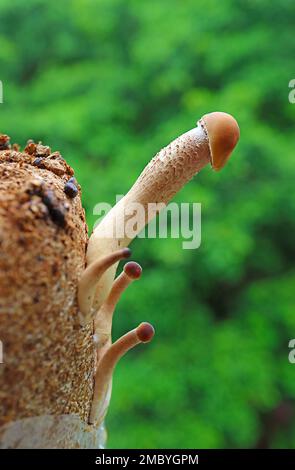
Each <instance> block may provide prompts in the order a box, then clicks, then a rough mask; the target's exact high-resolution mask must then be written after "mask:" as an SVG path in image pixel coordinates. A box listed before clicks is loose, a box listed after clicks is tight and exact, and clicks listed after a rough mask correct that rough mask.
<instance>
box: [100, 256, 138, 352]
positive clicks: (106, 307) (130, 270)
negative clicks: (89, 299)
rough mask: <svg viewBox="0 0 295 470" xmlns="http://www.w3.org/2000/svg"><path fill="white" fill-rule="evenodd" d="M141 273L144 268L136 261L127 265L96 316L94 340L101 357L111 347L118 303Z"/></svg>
mask: <svg viewBox="0 0 295 470" xmlns="http://www.w3.org/2000/svg"><path fill="white" fill-rule="evenodd" d="M141 273H142V268H141V266H140V265H139V264H138V263H136V262H135V261H129V262H128V263H126V264H125V266H124V269H123V271H122V273H121V274H120V275H119V276H118V277H117V278H116V280H115V281H114V283H113V286H112V288H111V290H110V293H109V295H108V297H107V298H106V300H105V301H104V303H103V304H102V306H101V308H100V309H99V311H98V313H97V315H96V318H95V321H94V338H95V341H96V346H97V352H98V354H99V355H100V356H101V355H102V354H103V351H104V348H105V346H109V345H110V343H111V333H112V320H113V314H114V311H115V308H116V306H117V303H118V301H119V299H120V297H121V295H122V294H123V292H124V291H125V290H126V289H127V287H128V286H129V284H130V283H131V282H133V281H134V280H137V279H139V278H140V276H141Z"/></svg>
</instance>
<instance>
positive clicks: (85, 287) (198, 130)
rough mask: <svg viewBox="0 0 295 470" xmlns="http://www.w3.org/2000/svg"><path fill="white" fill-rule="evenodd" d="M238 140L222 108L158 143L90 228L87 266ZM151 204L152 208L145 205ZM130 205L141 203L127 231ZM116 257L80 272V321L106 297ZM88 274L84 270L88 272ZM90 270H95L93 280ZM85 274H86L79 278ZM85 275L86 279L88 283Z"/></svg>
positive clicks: (123, 241) (122, 242) (215, 164)
mask: <svg viewBox="0 0 295 470" xmlns="http://www.w3.org/2000/svg"><path fill="white" fill-rule="evenodd" d="M238 139H239V127H238V124H237V122H236V121H235V119H234V118H233V117H232V116H230V115H229V114H226V113H221V112H216V113H211V114H206V115H205V116H203V117H202V118H201V119H200V120H199V121H198V124H197V127H194V128H193V129H191V130H190V131H188V132H186V133H185V134H183V135H181V136H180V137H178V138H177V139H176V140H174V141H173V142H172V143H170V144H169V145H168V146H167V147H165V148H163V149H162V150H161V151H160V152H159V153H158V154H157V155H156V156H155V157H154V158H153V159H152V160H151V162H150V163H149V164H148V165H147V166H146V168H145V169H144V170H143V172H142V173H141V175H140V176H139V178H138V179H137V181H136V182H135V184H134V185H133V187H132V188H131V189H130V191H129V192H128V193H127V194H126V196H124V197H123V198H122V199H121V200H120V201H119V202H118V204H116V206H115V207H114V208H113V209H112V210H111V211H110V212H109V213H108V214H107V215H106V217H105V218H104V219H103V220H102V222H101V223H100V224H99V225H98V226H97V227H96V228H95V230H94V232H93V233H92V235H91V237H90V239H89V244H88V249H87V265H88V268H87V270H90V269H91V267H92V266H95V264H96V263H99V260H100V259H103V258H104V257H105V256H109V255H110V254H111V253H113V252H116V251H117V250H118V249H120V248H124V247H127V246H128V245H129V243H130V242H131V240H132V239H133V238H134V237H135V236H136V235H137V234H138V233H139V232H140V231H141V230H142V228H143V227H144V226H145V225H146V224H147V223H148V222H149V221H150V220H151V219H152V218H153V217H154V216H155V215H156V214H157V213H158V211H159V210H158V209H157V204H159V203H164V204H167V203H168V202H169V201H170V199H171V198H172V197H173V196H174V195H175V194H176V193H177V192H178V191H179V190H180V189H181V188H182V187H183V186H184V185H185V184H186V183H187V182H188V181H189V180H190V179H191V178H192V177H193V176H194V175H195V174H196V173H198V172H199V171H200V170H201V169H202V168H203V167H204V166H206V165H207V164H209V163H210V164H211V165H212V168H213V169H214V170H220V169H221V168H222V167H223V166H224V165H225V163H226V161H227V160H228V158H229V156H230V154H231V152H232V151H233V149H234V147H235V145H236V143H237V141H238ZM151 203H154V205H155V210H154V212H153V211H151V210H148V206H149V205H150V204H151ZM135 205H140V206H141V207H143V208H144V213H143V216H142V218H141V219H140V220H139V221H137V224H136V227H135V230H134V231H133V233H132V236H130V233H129V231H128V230H127V228H128V223H129V224H130V219H131V218H132V215H133V213H134V207H135ZM116 267H117V261H114V263H111V264H110V266H109V267H108V268H107V269H106V270H103V271H102V270H101V269H99V268H97V269H96V268H94V269H93V271H91V273H92V274H89V276H88V275H87V276H86V272H87V270H86V272H85V275H83V276H82V279H81V282H80V286H79V306H80V311H81V315H82V322H83V323H85V322H89V321H91V320H93V319H94V316H95V312H97V311H98V310H99V308H100V307H101V305H102V304H103V302H104V300H105V298H106V297H107V295H108V293H109V292H110V289H111V287H112V283H113V280H114V277H115V272H116ZM88 272H89V273H90V271H88ZM95 274H97V277H96V280H95ZM85 276H86V279H85ZM88 277H89V278H90V279H91V282H88Z"/></svg>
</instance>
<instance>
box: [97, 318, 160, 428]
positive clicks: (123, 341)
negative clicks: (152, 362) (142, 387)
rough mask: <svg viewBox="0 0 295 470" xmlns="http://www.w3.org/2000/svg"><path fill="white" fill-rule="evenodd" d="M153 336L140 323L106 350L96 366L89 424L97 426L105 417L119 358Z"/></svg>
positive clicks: (147, 324) (150, 327)
mask: <svg viewBox="0 0 295 470" xmlns="http://www.w3.org/2000/svg"><path fill="white" fill-rule="evenodd" d="M154 334H155V330H154V328H153V326H152V325H151V324H150V323H141V324H140V325H139V326H138V327H137V328H135V329H134V330H131V331H129V332H128V333H126V334H125V335H124V336H122V337H121V338H120V339H118V340H117V341H116V342H115V343H113V344H112V345H111V346H109V347H108V348H107V349H106V351H105V352H104V354H103V355H102V357H101V359H100V360H99V362H98V365H97V370H96V374H95V386H94V394H93V401H92V405H91V410H90V416H89V424H96V425H99V424H100V423H101V422H102V421H103V419H104V417H105V414H106V412H107V409H108V406H109V401H110V396H111V389H112V375H113V371H114V368H115V367H116V365H117V363H118V361H119V360H120V358H121V357H122V356H124V354H126V352H127V351H129V349H131V348H134V346H136V345H137V344H139V343H148V342H149V341H151V340H152V338H153V336H154Z"/></svg>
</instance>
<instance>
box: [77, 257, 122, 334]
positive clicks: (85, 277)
mask: <svg viewBox="0 0 295 470" xmlns="http://www.w3.org/2000/svg"><path fill="white" fill-rule="evenodd" d="M130 255H131V251H130V250H129V248H122V249H120V250H117V251H115V252H113V253H108V254H105V256H104V257H102V258H100V259H98V260H94V262H93V263H91V264H90V265H89V266H88V267H87V268H86V269H85V271H84V273H83V274H82V276H81V279H80V281H79V286H78V302H79V309H80V313H81V314H82V315H80V322H81V324H82V325H83V324H85V323H87V322H88V321H90V320H91V318H92V317H91V312H92V305H93V299H94V295H95V290H96V286H97V283H98V282H99V280H100V278H101V276H102V275H103V274H104V273H105V272H106V271H107V269H108V268H109V267H110V266H112V265H113V264H114V263H118V262H119V261H120V260H121V259H124V258H129V256H130Z"/></svg>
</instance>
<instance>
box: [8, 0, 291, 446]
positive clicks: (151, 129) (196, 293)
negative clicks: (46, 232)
mask: <svg viewBox="0 0 295 470" xmlns="http://www.w3.org/2000/svg"><path fill="white" fill-rule="evenodd" d="M0 22H1V23H0V79H1V80H2V82H3V88H4V103H3V104H1V105H0V128H1V131H2V132H4V133H8V134H9V135H11V137H12V140H13V141H17V142H19V143H20V144H21V145H24V144H25V142H26V140H27V139H28V138H34V139H36V140H42V141H43V142H44V143H45V144H48V145H51V147H52V148H53V149H54V150H56V149H59V150H60V151H61V153H62V155H63V156H64V157H65V158H66V159H67V160H68V161H69V163H70V164H71V165H72V166H73V167H74V168H75V170H76V175H77V177H78V179H79V182H80V184H81V185H82V188H83V199H84V206H85V209H86V212H87V217H88V222H89V226H90V228H92V225H93V222H94V220H95V216H93V215H92V210H93V207H94V205H95V204H96V203H97V202H100V201H106V202H109V203H111V204H113V202H114V197H115V195H116V194H123V193H125V192H126V191H127V190H128V189H129V187H130V185H131V184H132V183H133V181H134V180H135V178H136V177H137V175H138V174H139V172H140V171H141V170H142V168H143V167H144V166H145V164H146V163H147V162H148V161H149V159H150V158H151V157H152V156H153V155H154V154H155V153H156V152H157V151H158V150H159V149H160V148H161V147H162V146H164V145H166V144H167V143H168V142H169V141H170V140H172V139H173V138H175V137H176V136H177V135H179V134H181V133H182V132H184V131H186V130H188V129H190V128H191V127H193V126H194V124H195V122H196V120H197V119H198V118H199V117H200V116H202V114H204V113H206V112H210V111H215V110H223V111H227V112H230V113H232V114H233V115H234V116H235V117H236V118H237V120H238V121H239V124H240V128H241V141H240V144H239V145H238V148H237V149H236V151H235V153H234V156H233V158H232V159H231V161H230V162H229V164H228V165H227V167H226V168H225V169H224V170H223V171H222V172H221V173H214V172H212V171H211V169H210V168H209V167H208V168H206V169H204V170H203V171H202V172H201V173H200V174H199V175H198V176H197V177H196V178H195V179H194V180H193V181H192V182H191V183H190V184H188V185H187V186H186V187H185V188H184V189H183V190H182V191H181V193H180V194H179V195H178V196H177V198H176V201H182V202H201V203H202V244H201V247H200V248H199V249H198V250H193V251H192V250H183V249H182V246H181V243H182V241H181V240H173V239H167V240H163V239H156V240H147V239H143V240H136V241H135V242H134V243H133V244H132V247H133V259H136V260H137V261H139V262H140V263H141V264H142V266H143V269H144V272H143V276H142V279H141V280H140V281H139V282H138V283H134V285H133V286H131V287H130V288H129V290H128V292H126V294H125V295H124V299H122V301H121V302H120V305H119V308H118V311H117V312H116V316H115V322H114V323H115V326H114V337H118V336H119V335H121V334H123V333H124V332H126V331H127V330H128V329H131V328H133V327H134V326H135V325H137V324H138V323H140V321H142V320H145V321H150V322H151V323H152V324H154V325H155V328H156V333H157V334H156V337H155V339H154V341H153V342H152V343H151V344H149V345H147V346H142V347H139V348H137V350H134V351H132V352H130V353H129V354H128V356H126V358H124V360H122V361H121V363H120V365H119V366H118V368H117V370H116V373H115V378H114V388H113V397H112V404H111V408H110V412H109V414H108V417H107V427H108V430H109V441H108V445H109V447H117V448H123V447H127V448H128V447H135V448H136V447H139V448H144V447H155V448H161V447H162V448H163V447H166V448H173V447H176V448H177V447H178V448H189V447H191V448H193V447H196V448H201V447H204V448H210V447H218V448H227V447H234V448H240V447H295V415H294V410H295V408H294V403H295V365H292V364H290V363H289V362H288V353H289V349H288V342H289V340H290V339H291V338H294V337H295V312H294V286H295V270H294V260H295V245H294V241H293V240H294V233H295V217H294V210H295V198H294V196H293V188H294V177H295V158H294V148H295V137H294V127H295V105H292V104H290V103H289V101H288V94H289V91H290V90H289V88H288V84H289V81H290V80H291V79H292V78H295V70H294V57H295V36H294V22H295V4H294V1H293V0H282V1H274V2H269V1H267V0H252V1H249V0H248V1H247V0H246V1H242V0H223V1H222V2H221V1H220V0H198V1H196V0H183V1H176V0H151V1H141V2H139V1H136V0H128V1H126V0H74V1H66V0H60V1H58V2H46V1H44V0H43V1H41V0H25V1H23V0H16V1H14V2H11V1H10V0H1V4H0Z"/></svg>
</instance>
